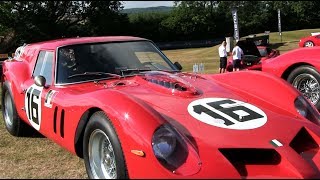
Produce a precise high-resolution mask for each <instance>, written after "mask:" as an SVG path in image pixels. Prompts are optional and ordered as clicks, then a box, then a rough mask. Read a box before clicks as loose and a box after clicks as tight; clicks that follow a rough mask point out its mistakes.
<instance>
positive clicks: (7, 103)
mask: <svg viewBox="0 0 320 180" xmlns="http://www.w3.org/2000/svg"><path fill="white" fill-rule="evenodd" d="M1 103H2V108H1V109H2V116H3V120H4V124H5V126H6V129H7V131H8V132H9V133H10V134H11V135H13V136H16V137H25V136H30V132H31V131H32V128H31V127H30V126H29V125H28V124H26V123H25V122H23V121H22V120H21V119H20V117H19V115H18V113H17V109H16V105H15V103H14V101H13V99H12V93H11V91H10V90H9V88H8V85H7V83H4V86H3V88H2V97H1ZM10 108H11V110H9V109H10Z"/></svg>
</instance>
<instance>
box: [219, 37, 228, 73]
mask: <svg viewBox="0 0 320 180" xmlns="http://www.w3.org/2000/svg"><path fill="white" fill-rule="evenodd" d="M226 45H227V42H226V41H223V42H222V43H221V45H220V47H219V56H220V68H219V71H220V73H221V72H222V73H225V71H226V67H227V50H226Z"/></svg>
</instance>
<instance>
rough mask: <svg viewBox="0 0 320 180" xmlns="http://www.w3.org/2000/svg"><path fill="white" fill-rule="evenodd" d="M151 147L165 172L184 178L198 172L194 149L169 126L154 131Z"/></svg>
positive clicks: (196, 155) (199, 163)
mask: <svg viewBox="0 0 320 180" xmlns="http://www.w3.org/2000/svg"><path fill="white" fill-rule="evenodd" d="M151 145H152V150H153V153H154V155H155V157H156V158H157V160H158V161H159V163H160V164H161V165H162V166H163V167H165V168H166V169H167V170H169V171H171V172H173V173H175V174H178V175H184V176H187V175H192V174H195V173H197V172H198V171H199V170H200V167H201V162H200V158H199V155H198V153H197V151H196V150H195V147H194V146H193V145H192V144H191V142H190V140H189V139H188V138H187V137H186V136H185V135H183V134H180V133H179V132H178V131H177V130H176V129H175V128H174V127H173V126H171V125H170V124H163V125H161V126H160V127H158V128H157V129H156V130H155V132H154V134H153V137H152V142H151Z"/></svg>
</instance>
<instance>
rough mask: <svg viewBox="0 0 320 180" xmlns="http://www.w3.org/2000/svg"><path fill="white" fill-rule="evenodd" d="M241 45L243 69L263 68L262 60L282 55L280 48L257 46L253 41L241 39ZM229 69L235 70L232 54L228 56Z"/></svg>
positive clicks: (230, 70)
mask: <svg viewBox="0 0 320 180" xmlns="http://www.w3.org/2000/svg"><path fill="white" fill-rule="evenodd" d="M239 47H240V48H241V49H242V50H243V53H244V58H243V60H242V61H241V67H240V69H241V70H261V62H262V61H264V60H266V59H269V58H274V57H276V56H278V55H280V53H279V51H278V50H275V49H271V48H269V47H266V46H256V45H255V43H254V42H252V41H246V40H241V41H239ZM227 71H229V72H232V71H233V58H232V55H231V56H230V57H229V58H228V64H227Z"/></svg>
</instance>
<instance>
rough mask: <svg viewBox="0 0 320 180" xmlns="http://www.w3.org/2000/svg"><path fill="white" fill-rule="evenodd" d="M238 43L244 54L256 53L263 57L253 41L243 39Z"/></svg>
mask: <svg viewBox="0 0 320 180" xmlns="http://www.w3.org/2000/svg"><path fill="white" fill-rule="evenodd" d="M238 45H239V47H240V48H241V49H242V51H243V54H244V55H255V56H258V57H261V54H260V52H259V50H258V48H257V46H256V44H255V43H254V42H253V41H247V40H245V41H244V40H242V41H239V42H238Z"/></svg>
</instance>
